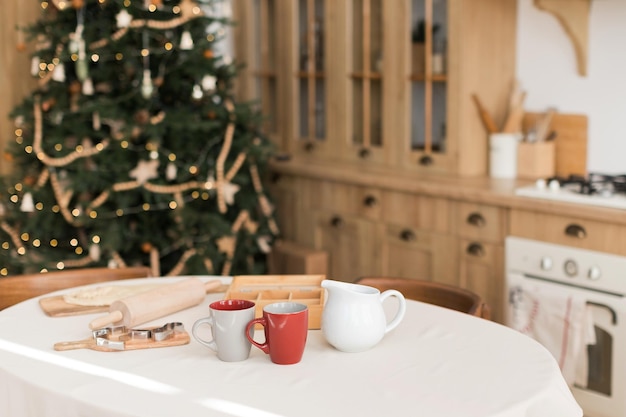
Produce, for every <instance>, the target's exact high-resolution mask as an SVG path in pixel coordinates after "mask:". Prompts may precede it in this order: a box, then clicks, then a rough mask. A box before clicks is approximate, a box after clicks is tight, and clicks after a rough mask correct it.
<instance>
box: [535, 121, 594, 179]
mask: <svg viewBox="0 0 626 417" xmlns="http://www.w3.org/2000/svg"><path fill="white" fill-rule="evenodd" d="M542 115H543V113H526V114H525V115H524V121H523V128H524V132H526V131H528V129H529V128H531V127H533V126H534V124H535V121H536V120H537V118H538V117H540V116H542ZM549 131H555V132H556V133H557V136H556V138H555V139H554V141H555V145H556V146H555V148H556V149H555V158H556V161H555V171H556V175H557V176H560V177H567V176H569V175H572V174H575V175H585V174H586V173H587V116H585V115H580V114H564V113H555V114H554V116H553V118H552V123H551V125H550V129H549Z"/></svg>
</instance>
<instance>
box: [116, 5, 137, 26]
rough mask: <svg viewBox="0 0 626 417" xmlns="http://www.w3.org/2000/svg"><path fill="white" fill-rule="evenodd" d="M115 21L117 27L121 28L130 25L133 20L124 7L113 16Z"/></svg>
mask: <svg viewBox="0 0 626 417" xmlns="http://www.w3.org/2000/svg"><path fill="white" fill-rule="evenodd" d="M115 21H116V22H117V27H118V28H120V29H122V28H127V27H129V26H130V22H132V21H133V16H131V14H130V13H128V10H126V9H122V10H121V11H120V12H119V13H118V14H117V15H116V16H115Z"/></svg>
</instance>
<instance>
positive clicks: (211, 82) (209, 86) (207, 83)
mask: <svg viewBox="0 0 626 417" xmlns="http://www.w3.org/2000/svg"><path fill="white" fill-rule="evenodd" d="M216 85H217V77H216V76H214V75H205V76H204V77H202V89H203V90H204V91H213V90H215V86H216Z"/></svg>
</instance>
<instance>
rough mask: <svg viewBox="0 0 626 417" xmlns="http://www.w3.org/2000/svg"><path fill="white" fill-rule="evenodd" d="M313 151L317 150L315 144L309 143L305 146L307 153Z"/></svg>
mask: <svg viewBox="0 0 626 417" xmlns="http://www.w3.org/2000/svg"><path fill="white" fill-rule="evenodd" d="M313 149H315V144H314V143H313V142H307V143H305V144H304V150H305V151H307V152H311V151H312V150H313Z"/></svg>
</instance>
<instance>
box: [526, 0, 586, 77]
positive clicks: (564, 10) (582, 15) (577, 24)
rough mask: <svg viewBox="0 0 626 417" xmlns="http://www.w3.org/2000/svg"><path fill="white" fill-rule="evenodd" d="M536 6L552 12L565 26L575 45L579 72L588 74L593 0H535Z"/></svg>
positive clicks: (584, 74) (583, 74)
mask: <svg viewBox="0 0 626 417" xmlns="http://www.w3.org/2000/svg"><path fill="white" fill-rule="evenodd" d="M535 6H536V7H537V8H538V9H540V10H543V11H546V12H548V13H550V14H552V15H553V16H554V17H556V19H557V20H558V21H559V23H560V24H561V26H563V29H564V30H565V33H567V36H569V38H570V40H571V41H572V44H573V45H574V50H575V52H576V63H577V66H578V73H579V74H580V75H582V76H586V75H587V57H588V55H589V52H588V50H589V12H590V9H591V0H535Z"/></svg>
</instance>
